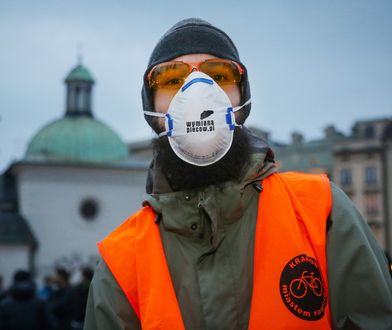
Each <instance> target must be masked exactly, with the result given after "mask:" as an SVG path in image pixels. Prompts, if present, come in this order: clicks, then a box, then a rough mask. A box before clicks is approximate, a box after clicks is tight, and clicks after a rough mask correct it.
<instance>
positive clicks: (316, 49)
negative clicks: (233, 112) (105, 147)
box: [0, 0, 392, 171]
mask: <svg viewBox="0 0 392 330" xmlns="http://www.w3.org/2000/svg"><path fill="white" fill-rule="evenodd" d="M192 16H193V17H200V18H203V19H206V20H208V21H210V22H211V23H213V24H214V25H216V26H218V27H220V28H221V29H223V30H224V31H226V32H227V33H228V34H229V35H230V36H231V38H232V39H233V40H234V42H235V44H236V45H237V48H238V49H239V52H240V55H241V59H242V62H243V63H244V64H245V65H246V66H247V68H248V70H249V76H250V84H251V90H252V101H253V102H252V111H251V114H250V117H249V119H248V125H254V126H258V127H260V128H263V129H265V130H267V131H269V132H270V133H271V137H272V139H274V140H277V141H280V142H288V141H289V140H290V133H291V132H292V131H299V132H302V133H303V134H304V136H305V139H306V140H310V139H315V138H320V137H321V136H322V135H323V132H322V130H323V128H324V127H326V126H327V125H331V124H333V125H335V126H336V128H338V129H339V130H341V131H343V132H344V133H346V134H348V133H349V131H350V128H351V126H352V125H353V123H354V122H355V121H356V120H361V119H369V118H383V117H391V116H392V19H391V17H392V1H389V0H385V1H379V0H367V1H365V0H307V1H305V0H296V1H294V0H287V1H280V0H270V1H263V0H254V1H246V0H241V1H239V0H237V1H233V0H222V1H218V0H216V1H212V0H208V1H205V0H200V1H190V2H184V1H170V0H165V1H159V0H156V1H147V0H144V1H131V0H128V1H126V0H110V1H109V0H107V1H103V0H83V1H82V0H67V1H65V0H64V1H60V0H46V1H44V0H34V1H30V0H0V141H1V142H0V171H1V170H3V169H5V168H6V167H7V166H8V165H9V164H10V162H11V161H12V160H17V159H20V158H22V157H23V155H24V153H25V150H26V146H27V144H28V142H29V141H30V139H31V138H32V137H33V135H34V134H35V133H36V132H37V131H38V130H39V129H40V128H41V127H42V126H43V125H45V124H47V123H48V122H50V121H53V120H55V119H58V118H60V117H62V116H63V114H64V110H65V109H64V105H65V85H64V83H63V79H64V78H65V76H66V75H67V74H68V72H69V71H70V70H71V69H72V68H73V67H74V66H75V65H76V63H77V54H78V51H77V50H78V47H79V46H80V47H81V49H82V54H83V64H84V65H85V66H86V67H87V68H88V69H89V70H90V72H91V73H92V75H93V76H94V78H95V79H96V85H95V88H94V95H93V97H94V100H93V104H94V109H93V110H94V114H95V116H96V117H97V118H98V119H100V120H102V121H104V122H105V123H107V124H108V125H109V126H110V127H112V128H113V129H114V130H116V131H117V132H118V133H119V134H120V136H121V137H122V138H123V140H124V141H126V142H130V141H137V140H141V139H145V138H149V137H151V136H152V133H151V129H150V128H149V126H148V125H147V124H145V122H144V118H143V114H142V106H141V98H140V89H141V83H142V75H143V72H144V69H145V67H146V64H147V61H148V57H149V55H150V52H151V51H152V49H153V47H154V46H155V44H156V42H157V41H158V39H159V38H160V36H161V35H162V34H163V33H164V32H165V31H166V30H167V29H169V28H170V27H171V26H172V25H173V24H174V23H176V22H177V21H179V20H181V19H183V18H187V17H192Z"/></svg>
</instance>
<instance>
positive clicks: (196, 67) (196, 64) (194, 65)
mask: <svg viewBox="0 0 392 330" xmlns="http://www.w3.org/2000/svg"><path fill="white" fill-rule="evenodd" d="M206 62H223V63H230V64H234V65H235V66H236V68H237V69H238V71H239V73H240V77H241V79H240V81H239V82H238V83H240V82H241V80H242V76H243V75H244V73H245V69H244V68H243V67H242V66H241V65H240V64H239V63H237V62H235V61H232V60H226V59H223V58H210V59H208V60H204V61H199V62H184V61H168V62H162V63H159V64H157V65H154V66H153V67H152V68H151V70H150V71H149V73H148V75H147V81H148V85H149V87H150V88H153V85H152V84H151V76H152V74H153V72H154V70H155V69H156V68H158V67H159V66H163V65H171V64H172V65H173V64H185V65H186V66H188V69H189V73H188V75H189V74H191V72H193V71H200V70H199V68H200V65H202V64H203V63H206Z"/></svg>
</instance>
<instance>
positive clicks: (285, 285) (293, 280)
mask: <svg viewBox="0 0 392 330" xmlns="http://www.w3.org/2000/svg"><path fill="white" fill-rule="evenodd" d="M280 294H281V297H282V299H283V302H284V304H285V305H286V307H287V308H288V309H289V311H290V312H291V313H293V314H294V315H295V316H297V317H299V318H301V319H303V320H308V321H316V320H319V319H321V318H322V317H323V316H324V309H325V306H326V305H327V293H326V290H325V288H324V284H323V281H322V277H321V274H320V271H319V266H318V263H317V261H316V260H315V259H314V258H311V257H308V256H307V255H305V254H301V255H299V256H296V257H295V258H293V259H291V260H290V261H289V262H288V263H287V265H286V266H285V268H284V269H283V271H282V275H281V276H280Z"/></svg>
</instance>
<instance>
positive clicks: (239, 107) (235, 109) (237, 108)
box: [233, 99, 252, 112]
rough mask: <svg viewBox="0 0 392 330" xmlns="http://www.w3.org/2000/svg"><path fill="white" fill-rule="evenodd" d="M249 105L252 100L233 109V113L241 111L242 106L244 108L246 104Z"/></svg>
mask: <svg viewBox="0 0 392 330" xmlns="http://www.w3.org/2000/svg"><path fill="white" fill-rule="evenodd" d="M250 103H252V99H249V100H248V101H246V102H245V103H244V104H242V105H239V106H238V107H235V108H233V112H236V111H238V110H240V109H242V108H243V107H244V106H246V105H248V104H250Z"/></svg>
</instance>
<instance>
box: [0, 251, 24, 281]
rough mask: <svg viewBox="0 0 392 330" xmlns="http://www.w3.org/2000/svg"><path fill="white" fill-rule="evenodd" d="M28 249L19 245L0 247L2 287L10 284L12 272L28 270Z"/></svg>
mask: <svg viewBox="0 0 392 330" xmlns="http://www.w3.org/2000/svg"><path fill="white" fill-rule="evenodd" d="M28 265H29V248H28V247H27V246H21V245H10V244H2V245H0V274H1V275H2V276H3V280H4V286H5V287H8V286H9V285H10V284H11V283H12V277H13V275H14V272H15V271H16V270H19V269H28Z"/></svg>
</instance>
